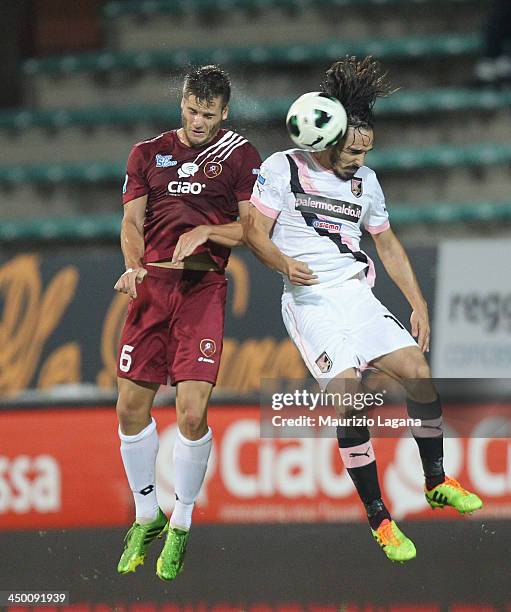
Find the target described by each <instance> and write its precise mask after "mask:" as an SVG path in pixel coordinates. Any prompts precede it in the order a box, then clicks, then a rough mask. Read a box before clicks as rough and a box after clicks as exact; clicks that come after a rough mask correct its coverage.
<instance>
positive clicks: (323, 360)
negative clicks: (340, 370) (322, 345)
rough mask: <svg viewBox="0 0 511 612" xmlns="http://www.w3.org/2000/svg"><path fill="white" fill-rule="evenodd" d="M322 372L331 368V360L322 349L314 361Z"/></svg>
mask: <svg viewBox="0 0 511 612" xmlns="http://www.w3.org/2000/svg"><path fill="white" fill-rule="evenodd" d="M315 363H316V365H317V366H318V368H319V371H320V372H321V373H322V374H327V373H328V372H330V370H331V369H332V364H333V361H332V360H331V359H330V357H329V356H328V354H327V352H326V351H323V352H322V353H321V355H320V356H319V357H318V358H317V359H316V361H315Z"/></svg>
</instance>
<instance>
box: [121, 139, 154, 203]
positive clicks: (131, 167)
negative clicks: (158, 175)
mask: <svg viewBox="0 0 511 612" xmlns="http://www.w3.org/2000/svg"><path fill="white" fill-rule="evenodd" d="M145 166H146V164H145V161H144V158H143V155H142V151H141V149H140V146H138V145H135V146H134V147H133V148H132V149H131V152H130V154H129V157H128V163H127V164H126V178H125V179H124V185H123V187H122V203H123V204H127V203H128V202H131V200H135V199H136V198H140V197H142V196H143V195H146V194H147V193H149V185H148V183H147V178H146V173H145Z"/></svg>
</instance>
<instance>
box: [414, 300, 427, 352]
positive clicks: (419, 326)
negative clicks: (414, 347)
mask: <svg viewBox="0 0 511 612" xmlns="http://www.w3.org/2000/svg"><path fill="white" fill-rule="evenodd" d="M410 324H411V326H412V336H413V337H414V338H416V339H417V344H418V345H419V348H420V350H421V351H422V352H423V353H427V352H428V351H429V334H430V329H429V316H428V309H427V307H425V308H424V309H422V308H421V309H420V310H419V309H417V310H414V311H413V312H412V316H411V317H410Z"/></svg>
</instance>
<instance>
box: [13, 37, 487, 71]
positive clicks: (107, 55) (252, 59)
mask: <svg viewBox="0 0 511 612" xmlns="http://www.w3.org/2000/svg"><path fill="white" fill-rule="evenodd" d="M481 49H482V41H481V37H480V36H479V35H478V34H441V35H434V36H410V37H404V38H403V37H401V38H395V39H391V38H376V39H375V38H370V39H367V40H352V41H347V40H345V41H339V40H330V41H325V42H321V43H317V44H293V45H289V44H286V45H268V46H261V45H252V46H249V47H237V48H228V47H223V48H218V47H215V48H208V49H196V48H192V47H191V48H188V49H181V48H180V49H167V50H151V51H135V52H115V51H105V52H101V53H82V54H78V55H64V56H54V57H48V58H43V59H33V58H32V59H28V60H26V61H25V62H24V63H23V71H24V73H25V74H26V75H35V74H46V75H56V74H72V73H79V72H111V71H136V70H150V69H154V70H158V69H172V68H180V67H182V66H185V65H187V64H203V63H220V64H222V65H229V66H235V65H243V66H257V65H262V66H268V65H271V66H278V65H288V64H289V65H293V64H298V63H299V64H304V63H311V62H317V61H329V60H335V59H338V58H339V57H342V56H344V55H346V54H354V55H374V56H376V57H378V58H379V59H390V58H396V59H398V58H421V57H422V58H428V59H429V58H431V57H434V56H437V57H443V56H445V57H449V56H459V55H467V54H468V55H470V54H472V55H476V54H478V53H479V52H480V51H481Z"/></svg>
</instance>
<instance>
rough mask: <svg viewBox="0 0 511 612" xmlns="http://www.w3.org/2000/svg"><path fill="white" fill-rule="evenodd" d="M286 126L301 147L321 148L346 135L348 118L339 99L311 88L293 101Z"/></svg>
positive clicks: (315, 149)
mask: <svg viewBox="0 0 511 612" xmlns="http://www.w3.org/2000/svg"><path fill="white" fill-rule="evenodd" d="M286 126H287V130H288V132H289V136H290V137H291V140H292V141H293V142H294V143H295V144H296V145H298V146H299V147H300V148H301V149H309V150H313V151H322V150H323V149H326V148H327V147H330V146H332V145H333V144H335V143H336V142H337V141H338V140H339V139H340V138H342V137H343V136H344V134H345V133H346V128H347V126H348V117H347V116H346V111H345V110H344V106H343V105H342V104H341V103H340V102H339V100H337V99H336V98H331V97H330V96H327V95H326V94H324V93H322V92H320V91H311V92H309V93H306V94H303V95H302V96H300V97H299V98H298V99H296V100H295V101H294V102H293V104H291V106H290V107H289V111H288V113H287V118H286Z"/></svg>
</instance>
